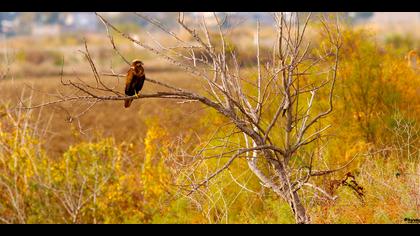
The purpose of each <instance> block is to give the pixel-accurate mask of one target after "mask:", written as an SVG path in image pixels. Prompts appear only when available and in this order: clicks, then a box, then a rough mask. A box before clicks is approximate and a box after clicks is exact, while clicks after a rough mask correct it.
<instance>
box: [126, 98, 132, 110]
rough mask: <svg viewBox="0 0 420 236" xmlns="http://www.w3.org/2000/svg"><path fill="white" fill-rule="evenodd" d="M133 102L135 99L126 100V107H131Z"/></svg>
mask: <svg viewBox="0 0 420 236" xmlns="http://www.w3.org/2000/svg"><path fill="white" fill-rule="evenodd" d="M132 102H133V99H128V100H124V107H125V108H128V107H130V105H131V103H132Z"/></svg>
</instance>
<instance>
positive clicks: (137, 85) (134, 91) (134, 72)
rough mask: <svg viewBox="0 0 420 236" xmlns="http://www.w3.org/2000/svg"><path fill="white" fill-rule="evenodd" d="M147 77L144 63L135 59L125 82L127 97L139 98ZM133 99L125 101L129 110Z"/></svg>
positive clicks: (125, 105)
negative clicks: (134, 96)
mask: <svg viewBox="0 0 420 236" xmlns="http://www.w3.org/2000/svg"><path fill="white" fill-rule="evenodd" d="M145 79H146V76H145V74H144V68H143V62H142V61H140V60H139V59H135V60H134V61H133V62H131V67H130V69H129V70H128V72H127V77H126V80H125V95H127V96H133V95H136V96H138V93H139V92H140V90H141V89H142V88H143V84H144V80H145ZM132 102H133V99H128V100H125V101H124V107H125V108H128V107H129V106H130V105H131V103H132Z"/></svg>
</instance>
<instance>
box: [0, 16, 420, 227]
mask: <svg viewBox="0 0 420 236" xmlns="http://www.w3.org/2000/svg"><path fill="white" fill-rule="evenodd" d="M248 23H249V22H248ZM118 26H119V27H121V28H125V29H128V30H130V32H132V33H133V34H136V35H138V36H139V37H142V36H143V35H148V34H149V33H148V29H145V28H142V27H137V26H136V25H135V24H127V23H121V24H119V25H118ZM414 31H415V29H414ZM254 33H255V24H253V22H251V23H250V24H247V22H243V23H241V24H238V25H237V26H235V27H232V31H231V32H230V34H229V36H230V39H231V41H232V43H233V42H235V46H236V47H237V50H238V52H239V55H240V57H241V59H242V60H243V62H244V64H243V66H244V67H245V68H248V69H249V71H250V73H249V76H251V77H252V76H254V77H255V76H256V75H255V74H253V73H252V71H253V69H255V62H256V58H254V57H255V51H253V50H250V48H252V49H254V48H255V47H254V46H253V40H254V38H253V36H254ZM417 33H418V32H417ZM308 34H309V35H310V37H312V39H313V40H314V41H316V40H318V39H317V35H316V34H315V33H313V32H309V33H308ZM153 35H154V37H156V38H158V39H159V41H163V42H165V40H166V38H165V37H167V36H165V35H163V34H159V33H157V32H154V33H153ZM271 36H272V35H271V28H270V27H269V26H263V27H262V28H261V39H262V41H263V42H264V39H266V40H267V41H266V42H267V43H266V45H267V46H266V48H265V49H266V50H268V49H269V47H270V46H268V45H270V41H269V39H270V37H271ZM343 37H344V41H343V48H342V50H341V54H340V59H341V62H340V67H339V74H338V76H339V79H338V80H337V89H336V92H335V94H334V96H335V110H334V111H333V113H332V114H331V116H330V117H329V118H328V119H329V121H330V122H331V123H332V124H334V125H333V126H332V127H331V129H330V130H329V133H330V134H331V136H330V137H329V139H328V142H327V143H326V144H325V145H324V146H323V148H322V150H321V151H320V152H322V161H323V163H320V165H322V166H329V167H334V166H339V164H340V163H345V162H346V161H349V160H350V159H351V158H352V157H354V156H357V158H356V159H355V161H354V162H352V164H351V165H350V166H348V167H347V168H346V169H344V170H342V171H339V172H336V173H334V174H333V175H329V176H325V177H323V178H320V179H318V180H317V181H319V183H318V184H319V185H320V186H323V189H325V190H326V191H329V193H331V194H333V195H337V196H338V198H337V199H336V200H335V201H331V200H327V199H325V198H323V197H322V196H318V195H317V194H316V192H309V191H308V192H305V194H304V197H303V198H304V202H305V205H306V206H308V211H309V215H310V216H311V218H312V222H313V223H405V222H406V221H404V219H405V218H411V219H419V218H420V152H419V148H420V137H419V135H420V133H419V132H420V127H419V125H420V77H419V65H418V62H417V64H416V65H415V66H414V67H413V65H412V63H411V64H410V63H409V62H408V58H407V55H408V53H409V52H410V51H412V50H414V51H416V52H417V53H418V52H419V51H418V46H419V43H420V38H419V37H418V35H416V32H409V31H402V32H396V31H391V30H388V29H381V30H378V29H376V28H375V27H372V26H369V27H366V26H364V27H358V26H354V25H352V24H344V26H343ZM84 40H86V42H88V44H89V46H90V51H91V54H92V57H93V58H94V59H95V60H96V63H98V65H99V67H100V69H101V71H109V70H110V68H111V69H112V70H114V71H115V72H117V73H125V72H126V71H127V69H128V68H127V66H126V65H125V64H124V62H123V61H122V60H121V58H120V57H119V56H118V55H116V54H115V53H114V51H113V49H112V46H111V45H110V44H109V41H108V38H107V35H106V34H105V33H83V34H81V33H77V34H72V33H69V34H60V35H59V36H56V35H54V36H36V37H35V36H16V37H11V38H4V39H3V40H2V41H1V42H0V48H3V49H4V50H3V52H2V53H1V54H0V58H1V61H0V72H1V75H2V77H0V222H2V223H294V218H293V214H292V212H291V211H290V208H289V207H288V206H287V204H286V203H285V202H283V201H282V200H281V199H280V198H279V197H277V196H276V195H274V194H273V193H272V192H270V191H269V190H268V189H267V188H265V187H264V186H262V185H260V183H259V181H258V179H257V178H256V177H254V176H253V174H252V173H251V172H250V171H249V170H248V169H247V168H246V167H245V166H243V165H242V164H240V163H238V164H233V165H232V166H231V167H230V168H229V170H228V171H225V172H223V173H222V174H220V175H219V176H217V177H216V178H215V179H213V180H212V184H209V185H208V186H206V187H204V188H203V189H202V190H200V192H199V193H197V194H195V195H193V196H190V197H186V196H182V195H179V186H178V184H179V183H180V178H182V177H180V176H182V175H180V173H182V168H180V167H179V165H178V163H177V159H176V158H174V155H172V154H173V153H175V152H179V151H180V150H182V151H185V152H188V151H190V150H194V149H195V148H197V147H199V146H201V145H203V140H207V139H206V138H208V137H210V136H211V135H213V133H214V130H217V129H220V128H221V129H224V128H223V127H224V126H223V125H224V123H226V120H225V119H224V118H223V117H221V116H220V115H219V114H217V113H215V112H213V111H210V110H209V109H206V108H205V107H203V106H202V105H200V104H197V103H194V102H192V103H178V102H176V101H171V100H162V99H147V100H135V101H134V102H133V105H132V107H130V109H124V107H123V104H122V102H121V101H115V102H103V103H99V104H97V105H96V106H95V107H94V110H93V111H92V112H87V113H86V114H81V115H80V117H77V118H78V119H74V120H69V113H68V112H72V113H73V112H75V113H76V114H77V112H78V111H80V107H82V106H83V104H72V105H71V106H66V105H55V106H46V107H43V108H40V109H34V110H22V109H15V108H16V106H17V105H18V104H19V103H21V102H23V103H25V104H39V103H41V102H45V101H48V100H49V99H51V94H52V93H54V92H57V90H61V89H63V90H65V88H63V87H62V86H61V84H60V78H61V74H62V75H63V78H64V79H65V78H74V77H78V78H80V79H81V80H88V79H91V77H92V74H91V71H90V67H89V64H88V63H87V62H86V60H84V58H83V56H82V55H81V54H80V53H78V51H77V50H79V49H83V47H84V45H83V42H84ZM115 42H116V44H117V45H119V49H120V51H121V52H123V53H124V55H126V56H127V58H133V59H134V58H140V59H141V60H142V61H143V62H144V63H145V66H144V67H145V69H146V74H147V76H148V77H150V78H153V79H156V80H160V81H168V82H170V83H171V84H175V85H179V86H180V87H184V88H188V89H192V90H200V89H202V88H201V87H200V86H199V84H195V83H191V76H190V75H188V74H186V73H185V72H182V71H180V70H179V69H177V68H175V67H173V66H171V65H168V64H167V63H165V62H163V61H162V60H160V59H158V58H155V57H154V56H152V55H150V54H149V53H148V52H146V51H144V50H142V49H140V48H137V47H135V46H134V45H133V44H132V43H131V42H128V41H127V40H124V39H123V38H121V37H118V36H117V35H115ZM262 52H264V48H263V49H262ZM417 60H418V59H417ZM63 61H64V63H63ZM107 80H109V81H107V82H109V83H110V84H111V83H112V84H115V83H116V82H115V80H116V78H108V79H107ZM120 80H121V81H120ZM120 80H119V82H118V83H117V85H116V86H117V88H118V89H119V90H121V91H123V88H124V81H123V79H120ZM155 90H156V86H155V85H153V84H150V83H146V84H145V86H144V90H143V91H144V92H149V91H155ZM326 101H327V99H326V98H325V101H323V102H326ZM223 132H225V133H227V132H229V130H227V129H226V130H223ZM223 132H222V133H221V134H219V135H222V134H223ZM218 165H219V163H218V162H217V160H211V161H208V162H206V163H205V164H204V165H203V166H201V167H200V168H202V175H203V176H205V174H206V173H207V172H206V171H208V169H214V168H215V167H217V166H218ZM348 172H351V173H352V174H353V175H354V176H355V179H356V180H357V183H358V184H359V185H360V186H362V187H363V188H364V191H365V194H364V197H363V198H360V196H359V195H358V194H357V193H356V192H354V191H353V190H352V189H351V188H349V187H346V186H340V187H339V188H334V187H333V186H334V182H335V181H339V180H341V179H342V178H343V177H344V176H345V174H346V173H348Z"/></svg>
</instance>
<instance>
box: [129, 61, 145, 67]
mask: <svg viewBox="0 0 420 236" xmlns="http://www.w3.org/2000/svg"><path fill="white" fill-rule="evenodd" d="M142 65H144V64H143V62H142V61H140V60H139V59H134V60H133V61H132V62H131V68H133V69H136V68H139V67H141V66H142Z"/></svg>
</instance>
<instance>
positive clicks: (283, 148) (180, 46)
mask: <svg viewBox="0 0 420 236" xmlns="http://www.w3.org/2000/svg"><path fill="white" fill-rule="evenodd" d="M135 14H136V15H137V16H138V17H141V18H142V19H145V20H147V21H148V22H149V23H151V24H153V25H154V26H156V27H157V28H158V29H160V30H162V31H163V32H165V33H166V34H167V35H168V36H169V37H171V38H172V39H173V45H171V46H167V45H163V44H162V43H160V42H159V41H158V40H156V39H154V38H153V37H152V35H151V34H150V35H149V36H150V37H151V39H152V41H153V44H152V43H146V42H144V41H141V40H137V39H135V38H134V37H133V36H131V35H130V34H129V33H127V32H122V31H121V30H119V29H118V28H117V27H115V26H114V25H113V24H112V23H111V22H109V21H108V20H107V19H105V18H104V17H103V16H101V15H100V14H97V16H98V18H99V19H100V20H101V21H102V23H103V24H104V25H105V27H106V29H107V33H108V37H109V39H110V42H111V44H112V47H113V49H114V50H115V51H116V53H118V55H119V56H121V58H122V59H123V60H124V61H125V62H127V63H128V62H129V60H127V59H126V58H125V57H124V55H123V54H122V53H121V52H120V51H119V50H118V47H117V46H116V45H115V42H114V40H113V36H112V33H111V32H113V33H116V34H117V35H119V36H122V37H124V38H126V39H127V40H129V41H131V42H133V43H134V44H136V45H138V46H140V47H142V48H143V49H146V50H147V51H149V52H151V53H153V54H155V55H156V56H158V57H161V58H163V59H165V60H166V61H168V62H169V63H172V64H174V65H176V66H178V67H179V68H180V69H182V70H185V71H186V72H188V73H190V74H192V75H193V76H195V77H196V78H197V79H196V80H195V81H194V83H201V84H202V85H203V88H204V89H203V90H204V92H203V91H201V92H198V91H189V90H187V89H185V88H180V87H177V86H174V85H170V84H167V83H163V82H161V81H158V80H154V79H151V78H146V81H147V82H148V83H154V84H156V85H158V86H160V87H161V88H162V91H158V92H155V93H150V94H145V93H142V94H140V95H138V96H125V95H123V94H122V93H121V92H120V91H117V90H116V89H115V88H114V87H112V86H109V85H107V84H106V83H104V82H103V80H102V77H103V76H116V77H123V76H125V75H119V74H116V73H113V72H112V73H100V72H98V70H97V68H96V66H95V63H94V60H93V59H92V57H91V55H90V53H89V50H88V46H87V44H85V51H84V52H83V53H84V55H85V57H86V59H87V60H88V62H89V64H90V66H91V69H92V72H93V75H94V76H93V77H94V79H95V81H94V84H90V83H87V82H84V81H82V80H69V81H64V80H62V84H63V85H65V86H68V87H70V88H72V89H73V91H74V92H73V93H71V94H63V93H60V94H59V95H58V96H57V97H58V99H57V100H54V101H51V102H48V103H43V104H40V105H38V106H32V107H27V108H36V107H41V106H45V105H51V104H56V103H62V102H72V101H79V100H85V101H87V102H88V103H89V105H87V106H86V109H84V110H83V111H82V112H81V113H80V114H79V115H81V114H84V113H85V112H87V111H89V110H90V109H92V107H93V106H94V105H95V104H96V103H98V102H102V101H110V100H126V99H146V98H161V99H177V100H182V101H198V102H200V103H202V104H203V105H205V106H206V107H210V108H213V109H214V110H216V111H217V112H218V113H220V114H221V115H222V116H224V117H225V118H227V119H228V120H229V121H230V123H231V124H232V126H233V131H232V133H230V134H228V135H227V136H233V135H234V134H235V135H237V134H239V135H240V136H241V140H242V141H241V142H236V143H233V144H229V147H230V148H229V149H228V150H227V149H226V146H227V144H226V145H221V146H220V147H221V151H220V154H219V155H217V156H214V157H213V158H219V159H220V160H222V158H225V157H227V156H228V159H227V161H226V162H224V164H222V165H221V167H220V168H219V169H216V170H215V171H214V172H212V173H209V174H208V175H207V177H206V178H205V179H201V180H196V179H191V180H192V183H191V184H190V186H191V188H190V189H189V191H188V192H187V194H186V195H187V196H189V195H191V194H192V193H194V192H196V191H197V190H199V189H200V188H201V187H202V186H204V185H207V184H209V183H210V182H211V180H212V179H213V178H214V177H216V176H217V175H219V174H220V173H221V172H223V171H224V170H227V169H228V167H229V166H230V165H231V164H232V163H233V162H234V161H235V160H237V159H240V160H243V161H245V162H246V163H247V166H248V168H249V169H250V170H251V171H252V172H253V173H254V174H255V176H256V177H258V179H259V180H260V182H261V184H262V185H263V186H265V187H267V188H270V189H272V191H274V192H275V193H276V194H277V195H278V196H280V197H282V198H283V199H284V200H285V201H286V202H287V203H288V204H289V206H290V208H291V210H292V211H293V214H294V216H295V220H296V222H297V223H309V222H310V217H309V215H308V213H307V211H306V208H305V205H304V203H303V201H302V198H301V196H300V195H299V190H301V189H302V188H303V187H308V188H311V189H312V190H313V191H316V192H319V193H321V194H323V195H325V196H326V197H327V198H330V199H335V198H336V197H333V196H330V195H328V193H327V192H326V191H324V190H322V189H321V188H320V187H318V186H316V184H315V183H311V182H310V180H311V178H312V177H316V176H321V175H326V174H330V173H333V172H335V171H338V170H341V169H343V168H345V167H346V166H347V165H348V164H349V163H347V164H345V165H344V166H342V167H339V168H336V169H327V170H314V169H313V167H314V162H315V161H314V158H315V157H316V156H317V155H316V153H315V148H307V147H309V146H310V145H312V144H314V143H315V142H320V141H322V137H323V134H324V133H325V132H324V131H326V130H327V129H328V128H329V127H330V126H331V124H322V120H323V118H325V117H327V116H328V115H329V114H330V113H331V112H332V111H333V97H334V96H333V94H334V87H335V83H336V80H337V70H338V64H339V50H340V47H341V43H342V42H341V34H340V27H339V22H338V16H337V17H331V16H323V15H320V16H318V18H317V19H318V21H319V23H320V27H319V28H320V31H321V32H320V34H319V35H320V36H321V37H322V44H320V45H315V46H314V45H311V41H310V40H308V39H307V38H306V37H305V35H306V32H307V30H308V28H309V27H310V25H311V21H312V19H313V18H314V17H313V16H312V15H311V14H307V15H303V14H298V13H288V14H286V13H275V14H273V18H274V20H275V25H274V26H273V29H274V33H273V36H275V37H274V38H273V40H272V41H273V42H274V44H273V47H272V49H271V52H270V56H267V55H266V53H265V54H264V55H262V49H261V43H260V24H259V23H258V22H257V24H256V32H255V48H254V49H252V50H255V52H256V55H255V59H256V63H255V64H256V65H254V66H253V70H254V71H255V73H256V76H250V75H249V73H245V72H243V66H241V63H240V54H238V52H237V51H236V50H235V49H234V48H232V46H231V44H228V43H227V40H228V35H227V30H226V27H225V22H226V18H225V19H221V17H220V16H219V15H217V14H216V13H214V14H213V19H212V20H213V22H216V23H215V24H214V25H210V24H209V23H208V19H207V18H204V17H203V18H202V19H201V20H200V22H198V23H197V22H188V19H187V17H186V16H185V15H184V14H183V13H179V15H178V19H177V22H178V24H179V26H180V30H181V31H184V32H186V33H187V34H189V36H190V40H185V39H182V37H180V36H179V35H178V34H179V33H176V32H173V31H171V29H169V28H167V27H165V26H164V25H163V24H162V23H160V22H159V20H157V19H153V18H151V17H149V16H146V15H144V14H141V13H135ZM250 50H251V49H250ZM322 99H324V100H323V101H325V100H327V103H326V104H321V103H319V104H316V101H317V100H319V101H320V100H322ZM79 115H76V116H73V117H70V120H71V119H72V118H77V117H78V116H79ZM204 149H205V148H203V150H204ZM203 150H201V151H199V152H198V154H196V155H194V156H192V157H197V156H199V154H202V153H203ZM298 153H299V155H298ZM207 158H209V157H207ZM198 159H200V161H201V160H202V158H198ZM223 160H226V159H223ZM191 165H193V164H192V163H191Z"/></svg>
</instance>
